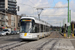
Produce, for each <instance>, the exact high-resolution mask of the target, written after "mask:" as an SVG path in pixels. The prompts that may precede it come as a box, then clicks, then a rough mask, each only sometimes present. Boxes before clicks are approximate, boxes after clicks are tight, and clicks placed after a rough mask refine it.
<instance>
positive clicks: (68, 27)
mask: <svg viewBox="0 0 75 50" xmlns="http://www.w3.org/2000/svg"><path fill="white" fill-rule="evenodd" d="M68 23H69V26H68V37H69V36H70V17H69V0H68Z"/></svg>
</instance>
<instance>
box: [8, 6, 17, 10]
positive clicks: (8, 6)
mask: <svg viewBox="0 0 75 50" xmlns="http://www.w3.org/2000/svg"><path fill="white" fill-rule="evenodd" d="M8 8H9V9H10V8H14V9H16V6H8Z"/></svg>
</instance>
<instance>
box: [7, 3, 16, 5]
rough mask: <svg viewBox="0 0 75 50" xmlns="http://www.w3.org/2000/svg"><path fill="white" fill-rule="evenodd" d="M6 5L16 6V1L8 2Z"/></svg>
mask: <svg viewBox="0 0 75 50" xmlns="http://www.w3.org/2000/svg"><path fill="white" fill-rule="evenodd" d="M8 5H14V6H16V3H8Z"/></svg>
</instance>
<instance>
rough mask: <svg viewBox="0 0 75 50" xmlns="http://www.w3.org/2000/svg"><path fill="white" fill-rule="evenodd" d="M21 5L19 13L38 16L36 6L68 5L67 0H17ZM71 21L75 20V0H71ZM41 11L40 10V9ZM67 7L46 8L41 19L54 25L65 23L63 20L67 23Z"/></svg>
mask: <svg viewBox="0 0 75 50" xmlns="http://www.w3.org/2000/svg"><path fill="white" fill-rule="evenodd" d="M17 5H18V6H20V11H19V12H18V15H21V14H26V15H28V16H30V15H31V16H35V17H38V16H37V14H38V13H37V10H36V8H34V7H66V6H67V5H68V2H67V0H17ZM70 10H71V17H72V20H71V21H75V0H70ZM39 12H40V11H39ZM67 15H68V14H67V8H44V10H43V11H42V12H41V19H42V20H44V21H46V22H48V23H50V24H51V25H53V26H60V22H61V25H63V20H64V21H65V22H66V23H67Z"/></svg>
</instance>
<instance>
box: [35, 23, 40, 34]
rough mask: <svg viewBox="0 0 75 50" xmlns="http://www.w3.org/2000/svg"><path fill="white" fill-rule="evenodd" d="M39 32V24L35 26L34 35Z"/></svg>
mask: <svg viewBox="0 0 75 50" xmlns="http://www.w3.org/2000/svg"><path fill="white" fill-rule="evenodd" d="M38 32H39V24H35V33H38Z"/></svg>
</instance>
